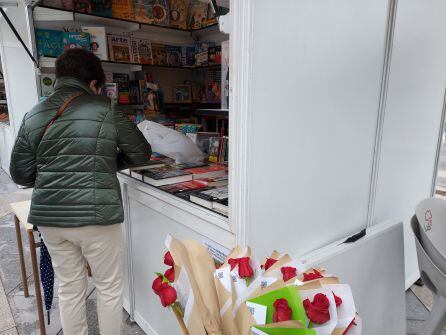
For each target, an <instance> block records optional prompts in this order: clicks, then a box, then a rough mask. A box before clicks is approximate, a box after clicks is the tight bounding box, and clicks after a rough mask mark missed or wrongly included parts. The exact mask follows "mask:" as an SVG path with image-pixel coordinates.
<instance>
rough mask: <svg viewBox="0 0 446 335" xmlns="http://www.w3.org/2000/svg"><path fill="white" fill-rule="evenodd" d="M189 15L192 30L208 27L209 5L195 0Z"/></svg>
mask: <svg viewBox="0 0 446 335" xmlns="http://www.w3.org/2000/svg"><path fill="white" fill-rule="evenodd" d="M189 15H190V18H189V26H190V28H191V29H200V28H204V27H206V19H207V15H208V3H207V2H201V1H199V0H194V1H193V3H192V4H191V9H190V14H189Z"/></svg>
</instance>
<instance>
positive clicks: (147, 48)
mask: <svg viewBox="0 0 446 335" xmlns="http://www.w3.org/2000/svg"><path fill="white" fill-rule="evenodd" d="M133 41H134V42H133ZM132 43H135V44H136V52H137V53H138V57H137V58H138V63H139V64H147V65H152V64H153V57H152V45H151V43H150V41H149V40H147V39H141V38H135V39H132ZM133 49H134V46H132V50H133Z"/></svg>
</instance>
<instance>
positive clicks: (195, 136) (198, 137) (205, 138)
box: [186, 132, 219, 154]
mask: <svg viewBox="0 0 446 335" xmlns="http://www.w3.org/2000/svg"><path fill="white" fill-rule="evenodd" d="M186 136H187V137H189V138H190V139H191V140H192V142H194V143H195V144H196V145H197V147H198V148H199V149H200V150H201V151H202V152H204V153H205V154H209V139H210V138H212V137H218V136H219V134H218V133H216V132H197V133H188V134H186Z"/></svg>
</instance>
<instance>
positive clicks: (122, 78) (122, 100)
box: [113, 73, 130, 105]
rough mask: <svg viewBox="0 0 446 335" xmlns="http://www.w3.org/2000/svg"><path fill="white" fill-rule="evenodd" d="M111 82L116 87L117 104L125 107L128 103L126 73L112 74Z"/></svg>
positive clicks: (128, 87)
mask: <svg viewBox="0 0 446 335" xmlns="http://www.w3.org/2000/svg"><path fill="white" fill-rule="evenodd" d="M113 82H115V83H117V86H118V103H119V104H122V105H126V104H129V103H130V82H129V75H128V74H126V73H113Z"/></svg>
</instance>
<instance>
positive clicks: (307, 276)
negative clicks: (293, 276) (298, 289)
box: [304, 269, 324, 281]
mask: <svg viewBox="0 0 446 335" xmlns="http://www.w3.org/2000/svg"><path fill="white" fill-rule="evenodd" d="M313 271H314V272H313V273H311V272H310V273H304V281H310V280H315V279H319V278H324V276H323V275H322V273H320V272H319V271H318V270H316V269H313Z"/></svg>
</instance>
